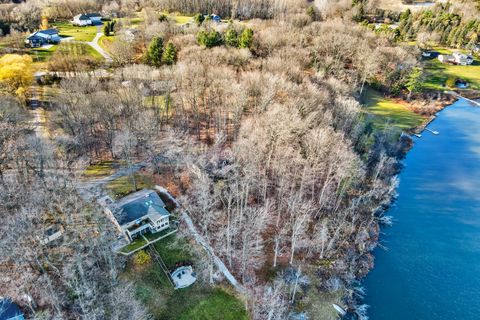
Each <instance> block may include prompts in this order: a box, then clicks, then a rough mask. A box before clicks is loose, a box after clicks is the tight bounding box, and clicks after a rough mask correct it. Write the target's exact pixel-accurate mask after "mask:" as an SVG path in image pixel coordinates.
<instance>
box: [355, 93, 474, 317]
mask: <svg viewBox="0 0 480 320" xmlns="http://www.w3.org/2000/svg"><path fill="white" fill-rule="evenodd" d="M428 128H429V129H432V130H436V131H439V132H440V134H439V135H433V134H431V133H429V132H427V131H424V132H423V133H422V138H419V139H417V138H415V146H414V147H413V149H412V150H410V152H409V153H408V155H407V158H406V159H405V168H404V169H403V171H402V172H401V174H400V185H399V189H398V194H399V196H398V199H397V200H396V202H395V205H394V206H393V207H392V208H391V209H390V211H389V213H388V215H391V216H393V217H394V219H395V223H394V225H393V226H392V227H390V228H384V229H383V230H382V231H383V232H384V234H383V235H382V236H381V242H382V244H383V245H385V246H386V247H387V248H388V250H387V251H385V250H383V249H377V250H376V251H375V268H374V269H373V270H372V271H371V273H370V274H369V275H368V276H367V278H366V279H365V282H364V285H365V287H366V289H367V295H366V299H365V303H367V304H368V305H370V308H369V312H368V314H369V317H370V320H407V319H408V320H410V319H411V320H424V319H435V320H443V319H445V320H454V319H461V320H473V319H475V320H477V319H480V107H473V106H471V105H469V104H468V102H466V101H464V100H460V101H457V102H456V103H454V104H453V105H451V106H449V107H447V108H446V109H444V110H443V111H442V112H440V113H439V114H438V117H437V119H436V120H435V121H433V122H432V123H431V124H430V125H429V127H428Z"/></svg>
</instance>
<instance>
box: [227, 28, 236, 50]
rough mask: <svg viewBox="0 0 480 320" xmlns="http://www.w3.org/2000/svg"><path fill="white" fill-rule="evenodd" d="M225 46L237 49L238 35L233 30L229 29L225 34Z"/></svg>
mask: <svg viewBox="0 0 480 320" xmlns="http://www.w3.org/2000/svg"><path fill="white" fill-rule="evenodd" d="M225 44H226V45H227V46H230V47H238V33H237V31H236V30H235V29H233V28H230V29H228V30H227V32H225Z"/></svg>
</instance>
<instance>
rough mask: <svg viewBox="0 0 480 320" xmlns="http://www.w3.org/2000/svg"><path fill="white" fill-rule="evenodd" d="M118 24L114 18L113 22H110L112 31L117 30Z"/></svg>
mask: <svg viewBox="0 0 480 320" xmlns="http://www.w3.org/2000/svg"><path fill="white" fill-rule="evenodd" d="M116 24H117V22H116V21H115V20H113V21H112V22H110V32H111V33H113V32H115V25H116Z"/></svg>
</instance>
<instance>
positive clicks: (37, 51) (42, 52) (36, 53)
mask: <svg viewBox="0 0 480 320" xmlns="http://www.w3.org/2000/svg"><path fill="white" fill-rule="evenodd" d="M57 49H58V45H53V46H52V47H50V48H48V49H45V48H33V49H31V50H29V52H28V54H29V55H31V56H32V59H33V62H45V61H47V60H48V59H50V57H51V56H52V55H53V54H54V53H55V51H57Z"/></svg>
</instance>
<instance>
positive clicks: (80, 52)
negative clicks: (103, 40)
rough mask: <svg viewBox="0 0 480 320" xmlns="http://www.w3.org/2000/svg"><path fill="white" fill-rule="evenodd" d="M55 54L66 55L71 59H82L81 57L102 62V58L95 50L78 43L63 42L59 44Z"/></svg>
mask: <svg viewBox="0 0 480 320" xmlns="http://www.w3.org/2000/svg"><path fill="white" fill-rule="evenodd" d="M56 52H57V53H62V54H66V55H68V56H71V57H82V56H90V57H92V58H95V59H97V60H102V59H103V57H102V55H101V54H100V53H98V51H97V50H95V49H93V48H92V47H91V46H90V45H88V44H86V43H78V42H65V43H61V44H60V45H59V46H58V50H57V51H56Z"/></svg>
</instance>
